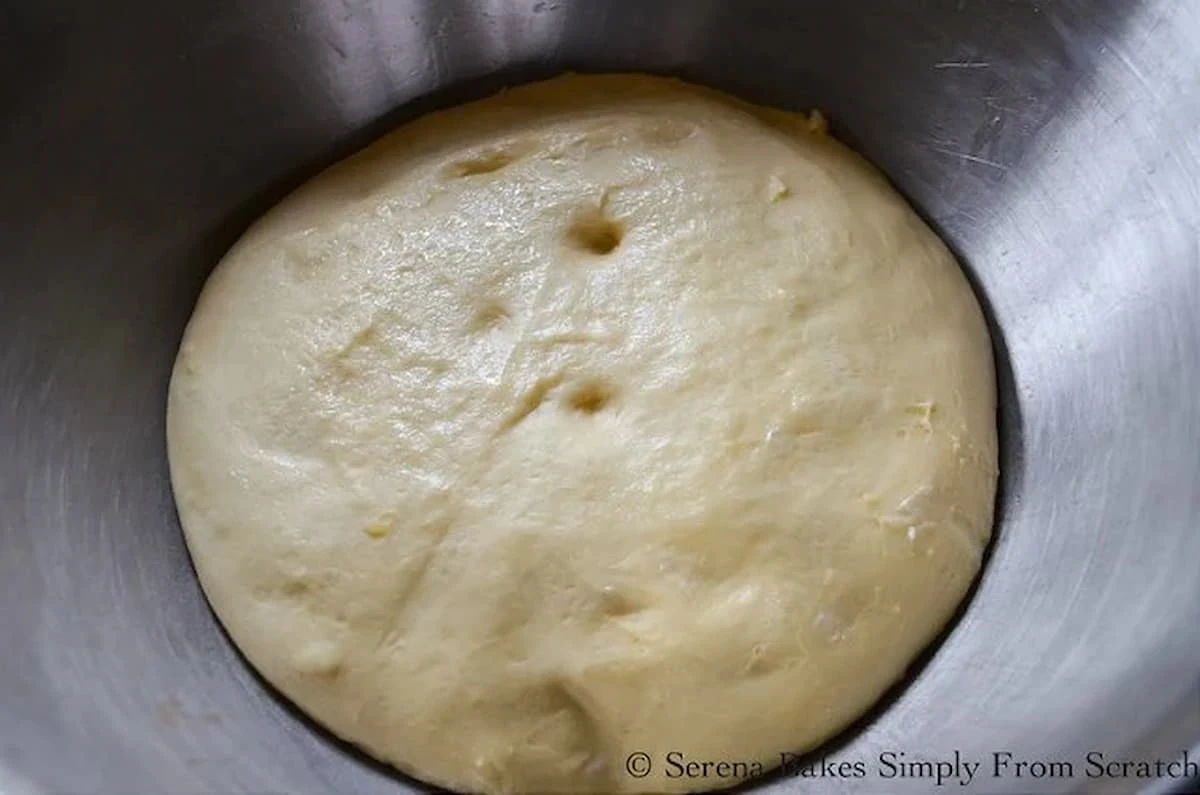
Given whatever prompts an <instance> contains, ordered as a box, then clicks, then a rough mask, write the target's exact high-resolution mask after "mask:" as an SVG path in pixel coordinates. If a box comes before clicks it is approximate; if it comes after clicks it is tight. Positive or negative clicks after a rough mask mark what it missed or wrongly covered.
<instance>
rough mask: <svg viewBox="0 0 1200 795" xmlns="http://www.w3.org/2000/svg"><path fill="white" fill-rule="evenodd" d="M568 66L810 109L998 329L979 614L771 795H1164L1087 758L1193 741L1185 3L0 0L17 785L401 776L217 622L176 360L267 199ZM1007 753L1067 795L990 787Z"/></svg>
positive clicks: (205, 788) (1190, 48)
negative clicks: (309, 711)
mask: <svg viewBox="0 0 1200 795" xmlns="http://www.w3.org/2000/svg"><path fill="white" fill-rule="evenodd" d="M564 68H576V69H593V70H595V69H638V70H651V71H660V72H670V73H675V74H681V75H684V76H686V77H689V78H691V79H694V80H698V81H701V82H706V83H710V84H713V85H716V86H719V87H722V88H726V89H729V90H732V91H735V92H737V93H740V94H742V95H744V96H746V97H747V98H749V99H753V100H757V101H761V102H767V103H772V104H777V105H783V106H789V107H796V108H804V107H808V106H810V105H817V106H820V107H821V108H823V109H825V110H826V111H828V113H829V114H830V115H831V116H832V118H833V120H834V122H835V127H836V129H837V130H838V131H839V132H840V133H841V134H842V136H843V137H844V138H846V139H847V140H849V141H850V142H852V143H853V144H855V145H856V146H858V147H859V148H860V149H861V150H862V151H863V152H865V153H866V154H867V155H868V156H869V157H871V158H872V159H873V160H874V161H875V162H876V163H878V164H879V165H880V166H882V167H883V168H884V169H885V170H886V171H887V172H888V173H889V174H890V176H891V177H892V178H893V179H894V180H895V181H896V183H897V184H898V185H899V186H900V187H901V188H902V189H903V190H904V191H905V192H906V193H907V194H908V195H909V196H910V197H911V198H912V199H913V201H914V202H915V203H916V204H917V205H918V206H919V207H920V208H922V209H923V211H924V212H925V213H926V214H927V215H928V217H929V218H930V219H931V220H932V221H933V222H934V223H935V225H936V226H937V227H938V228H940V229H941V230H942V231H943V232H944V233H945V235H946V237H947V238H948V239H949V240H950V241H951V242H952V244H953V245H954V246H955V247H956V248H957V250H958V251H959V252H960V253H961V254H962V255H963V257H964V259H965V261H966V262H967V263H968V265H969V270H970V271H971V274H972V276H973V278H974V280H975V282H976V284H977V286H978V287H979V288H980V290H981V292H982V293H983V295H984V296H985V298H986V301H987V303H988V305H989V306H990V311H991V316H992V317H991V319H992V320H993V322H994V325H995V329H996V331H997V342H998V347H999V349H1000V352H1001V362H1002V386H1003V395H1002V398H1003V402H1004V406H1003V422H1002V426H1003V428H1002V432H1003V436H1004V461H1003V466H1004V483H1003V494H1002V495H1001V506H1000V521H999V526H998V536H997V540H996V542H995V544H994V547H993V550H992V553H991V555H990V559H989V561H988V563H987V568H986V572H985V574H984V576H983V578H982V581H981V584H980V585H979V587H978V590H977V592H976V594H975V596H974V598H973V600H972V601H971V602H970V604H969V607H968V608H967V609H966V610H965V612H964V615H963V616H962V617H961V619H960V620H959V621H958V622H957V624H956V625H955V626H954V627H953V628H952V630H951V631H950V632H949V633H948V634H947V636H946V638H945V639H944V641H943V642H942V643H941V645H940V647H939V648H938V649H937V650H936V653H935V654H933V655H932V656H931V657H930V658H929V660H928V661H927V663H926V664H924V665H923V666H921V667H919V668H918V669H917V670H916V671H915V672H914V677H913V678H912V679H911V680H910V681H909V682H908V683H907V684H906V685H905V686H904V687H901V688H898V689H897V691H896V693H895V694H894V695H893V696H892V697H891V698H890V699H889V701H888V703H887V704H885V705H884V707H882V708H881V709H880V710H877V711H876V713H874V714H873V715H872V716H871V719H869V720H866V721H863V722H862V723H861V724H860V725H858V726H856V727H854V728H853V729H852V730H851V731H849V732H848V733H847V734H846V735H845V736H844V737H842V738H841V739H840V740H839V741H838V742H837V743H835V744H833V745H831V746H829V748H827V749H826V751H827V752H828V753H829V754H831V755H836V758H838V759H847V760H864V761H865V762H866V764H867V766H868V775H867V776H866V777H865V778H851V779H846V780H842V779H834V778H829V777H826V778H819V779H803V778H796V777H783V778H777V779H775V780H774V781H773V782H772V783H770V784H768V785H766V786H767V787H768V789H767V790H765V791H772V792H779V793H784V792H788V793H792V792H795V793H799V792H838V793H877V792H903V791H911V792H926V791H930V790H932V789H933V782H931V781H929V780H927V779H926V780H912V779H904V780H899V779H897V780H885V779H881V778H880V777H879V776H878V775H877V773H878V772H879V771H878V769H877V766H876V764H875V760H876V759H877V757H878V754H879V753H880V752H882V751H887V750H891V751H895V752H901V751H903V752H905V753H907V754H908V757H909V758H910V759H912V758H926V759H941V758H950V759H952V758H953V754H954V752H955V751H958V752H959V753H960V754H961V757H962V758H965V759H979V760H982V761H984V762H985V765H984V769H983V770H981V772H980V773H979V774H977V776H976V777H975V780H974V781H973V782H972V783H971V785H970V786H969V787H963V788H960V789H966V790H969V791H980V792H1014V793H1015V792H1021V793H1024V792H1057V791H1067V790H1079V789H1086V790H1087V791H1091V792H1099V791H1111V792H1131V791H1135V790H1138V789H1139V788H1142V787H1150V788H1154V787H1156V786H1157V787H1160V788H1161V787H1166V786H1168V785H1170V784H1171V782H1166V781H1164V782H1160V783H1159V784H1157V785H1155V784H1154V783H1153V782H1147V781H1145V780H1140V781H1139V780H1134V779H1123V780H1122V779H1087V778H1086V776H1085V774H1086V772H1087V771H1086V769H1085V766H1084V764H1083V763H1082V760H1083V755H1084V754H1086V753H1087V752H1089V751H1096V752H1102V753H1104V754H1105V755H1106V756H1108V757H1109V758H1132V759H1154V758H1156V757H1161V758H1166V759H1170V758H1177V757H1178V756H1179V754H1180V752H1181V751H1182V750H1183V749H1184V748H1187V747H1194V746H1196V744H1197V743H1198V742H1200V526H1198V525H1200V518H1198V517H1200V412H1198V403H1200V399H1198V398H1197V394H1200V229H1198V219H1200V2H1197V0H1145V1H1142V2H1138V1H1135V0H1058V2H1051V1H1050V0H1047V1H1046V2H1036V1H1034V0H1025V1H1020V0H1005V1H1001V0H928V1H924V2H912V1H911V0H859V1H858V2H842V3H827V2H815V1H814V2H783V1H782V0H779V1H777V2H767V1H766V0H754V1H752V2H738V3H733V2H719V1H718V0H671V1H667V0H654V1H651V2H640V0H604V1H599V0H475V2H467V0H341V2H333V1H332V0H292V1H291V2H283V1H282V0H257V1H256V2H253V3H250V2H243V3H235V2H231V1H230V0H175V2H170V3H157V2H150V1H149V0H130V1H129V2H126V3H124V4H122V5H121V7H120V8H116V7H114V6H113V5H112V4H94V3H83V2H73V1H72V0H46V1H45V2H41V3H10V4H6V5H5V6H4V8H3V9H2V10H0V174H2V175H3V177H2V185H3V189H2V190H0V230H3V237H2V240H3V245H2V247H0V638H3V642H2V646H3V651H0V791H2V792H5V793H26V792H29V793H43V792H44V793H51V792H55V793H59V792H71V793H74V792H79V793H84V792H87V793H114V794H115V793H130V792H133V793H201V792H208V793H235V792H236V793H267V792H271V793H282V792H287V793H314V794H315V793H329V792H335V791H336V792H355V793H395V792H404V791H408V790H409V789H410V788H413V787H415V786H416V785H415V784H413V783H412V782H409V781H405V780H403V779H401V778H399V777H396V776H393V775H391V774H389V773H388V772H387V771H386V770H384V769H383V768H381V767H378V766H375V765H372V764H370V763H369V762H367V761H366V760H365V759H364V758H363V757H361V756H359V755H357V754H355V753H354V752H353V751H350V750H347V749H346V748H344V747H342V746H340V745H339V744H338V743H336V742H335V741H333V740H331V739H330V738H329V737H328V736H327V735H325V734H324V733H323V732H321V731H320V730H318V729H316V728H314V727H313V726H312V725H311V724H308V723H306V722H305V721H304V720H303V719H301V718H299V717H298V716H297V715H296V714H295V713H294V712H293V711H291V710H290V709H289V708H288V707H287V706H286V705H284V704H282V703H280V702H279V701H278V700H276V699H275V698H273V697H272V696H271V695H270V693H269V692H268V690H267V689H266V688H264V687H263V686H262V685H261V684H260V682H259V681H258V680H256V678H255V677H254V676H253V674H252V673H251V672H250V671H249V670H248V668H247V667H246V666H245V665H244V664H243V662H242V661H241V660H240V658H239V657H238V656H237V654H236V652H235V651H234V650H233V649H232V648H231V646H230V644H229V642H228V641H227V639H226V638H225V637H224V636H223V634H222V633H221V631H220V629H219V627H218V625H217V624H216V622H215V621H214V619H213V617H212V615H211V614H210V613H209V611H208V609H207V607H206V605H205V602H204V600H203V597H202V595H201V592H200V590H199V588H198V586H197V584H196V581H195V579H194V577H193V574H192V572H191V569H190V567H189V563H188V558H187V554H186V551H185V549H184V546H183V542H182V538H181V535H180V531H179V527H178V524H177V520H176V517H175V514H174V510H173V506H172V500H171V494H170V490H169V484H168V480H167V470H166V461H165V451H164V440H163V411H164V402H165V397H166V387H167V379H168V374H169V368H170V366H171V363H172V360H173V356H174V353H175V348H176V345H177V343H178V340H179V337H180V334H181V332H182V329H183V325H184V323H185V321H186V319H187V316H188V314H189V312H190V310H191V307H192V303H193V301H194V300H195V297H196V295H197V293H198V290H199V288H200V286H201V284H202V282H203V279H204V277H205V276H206V274H207V272H208V270H209V269H210V268H211V267H212V265H213V264H214V262H215V261H216V259H217V257H218V256H219V255H220V254H221V253H222V251H223V250H224V249H225V247H227V246H228V245H229V244H230V243H231V242H232V240H233V239H234V238H235V237H236V235H237V234H238V233H239V232H240V231H241V229H243V228H244V226H245V225H246V223H247V222H248V221H249V220H250V219H251V218H252V217H253V216H254V215H255V214H256V213H258V212H260V211H262V210H263V209H265V208H266V207H267V206H269V205H270V203H271V202H272V200H274V199H275V198H277V197H278V196H280V195H281V193H282V192H283V191H285V190H286V189H287V188H289V187H291V186H294V185H295V184H296V183H297V181H298V180H300V179H302V178H303V177H305V176H308V175H310V174H312V173H313V171H314V169H315V168H317V167H319V166H321V165H323V164H326V163H329V162H331V161H332V160H334V159H336V158H337V157H339V156H341V155H343V154H346V153H348V152H349V151H351V150H352V149H354V148H355V147H357V146H358V145H360V144H362V143H365V142H366V141H367V140H369V139H370V138H371V137H373V136H374V135H375V134H377V133H379V132H381V131H382V130H384V129H386V128H387V127H388V126H390V125H391V124H394V123H396V122H397V121H399V120H401V119H403V118H406V117H408V116H410V115H412V114H413V113H415V112H417V110H418V109H420V108H424V107H430V106H431V104H436V103H445V102H449V101H452V100H457V99H461V98H464V97H467V96H476V95H479V94H480V93H481V92H486V91H487V90H490V89H491V88H495V87H497V86H499V85H501V84H503V83H504V82H506V81H514V80H519V79H523V78H525V77H531V76H541V75H548V74H552V73H554V72H556V71H559V70H561V69H564ZM481 80H482V82H480V81H481ZM441 89H449V93H445V92H443V93H440V94H438V98H437V99H436V100H422V101H421V102H417V103H416V104H415V105H413V104H410V101H411V100H413V99H415V98H417V97H423V96H426V95H429V94H431V93H434V92H438V91H440V90H441ZM402 106H403V108H404V109H403V110H400V111H399V112H393V111H394V110H395V109H396V108H401V107H402ZM683 750H685V751H686V749H683ZM780 750H781V751H784V750H787V749H780ZM1000 751H1008V752H1011V753H1012V754H1013V758H1014V759H1018V760H1019V759H1025V760H1035V759H1037V760H1069V761H1074V762H1075V771H1074V772H1075V776H1074V777H1062V776H1060V777H1057V778H1054V779H1049V778H1043V779H1034V778H1029V777H1026V778H1020V779H1018V778H1015V777H1013V776H1011V775H1009V776H1005V777H1001V778H993V777H990V776H988V775H987V773H988V772H990V771H989V770H987V768H988V766H989V765H990V762H991V759H992V757H991V755H992V754H993V753H994V752H1000ZM1192 758H1193V759H1200V750H1193V752H1192ZM1174 785H1175V786H1182V784H1181V782H1174ZM946 786H947V787H954V788H958V787H957V784H952V783H948V784H946Z"/></svg>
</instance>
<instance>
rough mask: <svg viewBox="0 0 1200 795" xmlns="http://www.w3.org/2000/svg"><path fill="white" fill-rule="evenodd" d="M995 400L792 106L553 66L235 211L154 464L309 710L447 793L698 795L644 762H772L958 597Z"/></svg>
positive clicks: (935, 300) (895, 199)
mask: <svg viewBox="0 0 1200 795" xmlns="http://www.w3.org/2000/svg"><path fill="white" fill-rule="evenodd" d="M994 400H995V397H994V388H993V371H992V359H991V353H990V347H989V343H988V335H987V333H986V329H985V325H984V322H983V320H982V318H981V313H980V310H979V307H978V306H977V304H976V302H975V299H974V297H973V295H972V293H971V290H970V289H969V287H968V285H967V282H966V281H965V279H964V277H963V275H962V274H961V272H960V270H959V268H958V265H957V264H956V262H955V261H954V259H953V258H952V256H951V255H950V254H949V253H948V252H947V249H946V248H945V247H944V246H943V245H942V244H941V243H940V242H939V240H938V239H937V238H936V237H935V235H934V234H933V233H932V232H931V231H930V230H929V229H928V228H927V227H926V226H925V225H924V224H923V223H922V222H921V221H920V220H919V219H918V217H917V216H916V215H915V214H914V213H913V211H912V210H911V209H909V207H908V206H906V204H905V202H904V201H902V200H901V198H900V197H899V196H898V195H897V194H896V193H895V192H893V190H892V189H891V188H890V187H889V186H888V184H887V183H886V182H885V181H884V180H883V179H882V178H881V177H880V176H879V175H878V174H877V173H876V172H875V171H873V170H872V169H871V168H869V167H868V166H867V165H865V164H864V162H863V161H861V160H860V159H858V158H857V157H856V156H854V155H852V154H851V153H850V152H848V151H847V150H846V149H845V148H843V147H842V146H841V145H839V144H837V143H836V142H834V141H833V140H831V139H830V138H829V137H828V136H827V135H825V134H824V133H823V131H822V130H821V129H820V124H819V123H817V120H815V119H810V118H809V117H801V116H793V115H789V114H784V113H781V112H777V111H767V110H764V109H759V108H754V107H751V106H749V105H746V104H743V103H741V102H738V101H736V100H734V99H731V98H729V97H727V96H724V95H721V94H717V93H714V92H712V91H708V90H704V89H700V88H696V87H691V86H688V85H686V84H683V83H679V82H674V81H667V80H662V79H656V78H643V77H632V76H604V77H582V76H572V77H565V78H560V79H557V80H554V81H550V82H546V83H542V84H538V85H533V86H529V87H524V88H520V89H517V90H513V91H510V92H507V93H505V94H502V95H500V96H498V97H495V98H492V99H489V100H486V101H483V102H479V103H475V104H471V105H467V106H465V107H461V108H458V109H454V110H450V111H447V112H443V113H437V114H434V115H431V116H428V117H425V118H423V119H421V120H419V121H417V122H415V123H413V124H409V125H407V126H405V127H403V128H402V129H400V130H397V131H396V132H394V133H392V134H390V135H389V136H387V137H385V138H384V139H383V140H381V141H380V142H378V143H376V144H375V145H373V146H372V147H370V148H369V149H367V150H366V151H365V152H363V153H361V154H359V155H357V156H355V157H353V158H351V159H350V160H349V161H346V162H344V163H342V164H339V165H338V166H336V167H334V168H333V169H331V170H329V171H327V172H326V173H324V174H322V175H321V176H319V177H317V178H316V179H314V180H313V181H312V182H310V183H309V184H307V185H305V186H304V187H303V188H301V189H300V190H299V191H297V192H296V193H295V194H293V195H292V196H290V197H289V198H288V199H286V200H285V201H284V202H283V203H282V204H280V205H279V206H278V207H276V208H275V209H273V210H272V211H271V212H270V213H268V214H267V215H266V217H264V218H263V219H262V220H261V221H259V222H258V223H257V224H256V225H255V226H254V227H253V228H252V229H251V230H250V231H249V232H247V233H246V235H245V237H243V238H242V239H241V241H240V242H238V244H237V245H236V246H235V247H234V248H233V250H232V251H230V252H229V254H228V256H227V257H226V258H225V259H224V261H223V262H222V263H221V265H220V267H219V268H218V269H217V270H216V272H215V273H214V274H213V276H212V278H211V280H210V281H209V283H208V285H207V287H206V288H205V290H204V293H203V296H202V298H201V300H200V303H199V306H198V307H197V309H196V313H195V316H194V317H193V318H192V321H191V324H190V325H189V327H188V330H187V334H186V337H185V339H184V342H183V345H182V349H181V351H180V355H179V359H178V362H177V364H176V368H175V373H174V377H173V380H172V384H171V392H170V406H169V444H170V462H171V474H172V480H173V484H174V489H175V494H176V497H177V501H178V506H179V513H180V517H181V519H182V522H183V526H184V528H185V530H186V534H187V540H188V544H189V547H190V549H191V552H192V555H193V558H194V560H195V563H196V568H197V571H198V572H199V575H200V579H201V581H202V583H203V586H204V589H205V591H206V593H207V594H208V597H209V599H210V600H211V602H212V605H213V608H214V609H215V611H216V613H217V615H218V616H219V617H220V618H221V620H222V621H223V622H224V624H225V626H226V627H227V628H228V630H229V632H230V634H231V635H232V637H233V639H234V640H235V641H236V643H237V644H238V645H239V646H240V647H241V649H242V650H243V651H244V652H245V654H246V655H247V657H248V658H249V659H250V661H251V662H252V663H253V664H254V665H255V666H257V667H258V668H259V669H260V670H261V672H262V673H263V674H264V675H265V676H266V678H267V679H268V680H270V681H271V682H272V683H274V684H275V685H277V686H278V687H279V689H280V690H281V691H282V692H283V693H285V694H286V695H287V696H288V697H290V698H291V699H292V700H293V701H295V702H296V703H297V704H298V705H300V707H301V708H303V709H304V710H305V711H306V712H308V713H309V714H311V715H312V716H313V717H315V718H316V719H317V720H319V721H320V722H321V723H323V724H325V725H326V726H328V727H329V728H330V729H332V730H333V731H334V732H335V733H336V734H338V735H340V736H342V737H344V738H346V739H348V740H350V741H352V742H354V743H357V744H358V745H360V746H362V747H364V748H365V749H367V751H369V752H370V753H371V754H373V755H375V756H377V757H379V758H381V759H385V760H387V761H389V762H392V763H394V764H396V765H397V766H399V767H400V768H402V769H403V770H405V771H408V772H410V773H412V774H414V775H416V776H418V777H420V778H422V779H425V780H428V781H430V782H435V783H437V784H441V785H444V786H447V787H451V788H454V789H458V790H463V791H477V792H488V793H496V792H518V791H520V792H544V793H549V792H568V791H571V792H575V791H586V792H601V793H604V792H623V791H648V790H680V789H706V788H715V787H721V786H728V785H730V784H732V783H733V781H732V780H730V779H729V778H722V777H720V776H718V775H717V774H716V769H715V768H714V769H712V771H711V772H710V774H709V775H708V776H707V777H705V778H702V779H696V778H686V777H685V778H675V779H672V778H668V777H666V776H665V775H664V774H665V773H666V772H668V770H669V769H670V768H669V767H668V766H667V765H666V764H665V756H666V754H667V753H668V752H669V751H679V752H682V753H683V754H684V755H686V757H687V759H689V760H701V761H716V760H726V761H739V762H746V763H749V762H754V761H757V762H759V763H761V764H762V765H763V767H764V768H770V767H772V766H774V765H776V764H778V762H779V759H780V757H779V754H780V753H781V752H791V751H798V750H801V749H806V748H809V747H812V746H813V745H814V744H816V743H818V742H820V741H821V740H823V739H824V738H827V737H829V736H830V735H831V734H832V733H834V732H836V731H837V730H838V729H839V728H841V727H843V726H845V725H846V724H847V723H848V722H849V721H851V720H852V719H854V718H855V717H856V716H857V715H859V714H860V713H861V712H862V711H863V710H864V709H866V708H867V707H868V706H870V704H871V703H872V702H873V701H875V700H876V699H877V698H878V697H879V695H880V694H881V693H882V692H883V691H884V689H885V688H887V687H888V686H889V685H891V684H892V683H893V682H895V681H896V680H897V678H898V677H900V676H901V675H902V673H903V671H904V669H905V666H906V665H908V664H909V662H910V661H911V660H912V659H913V657H914V655H916V654H917V653H918V651H919V650H920V649H921V648H922V647H923V646H924V645H926V644H927V643H928V642H929V641H930V640H931V639H932V638H933V636H934V635H935V634H936V632H937V631H938V629H939V628H940V627H941V626H942V625H943V624H944V622H945V621H946V620H947V618H948V617H949V616H950V615H951V613H952V612H953V610H954V609H955V606H956V604H957V602H958V601H959V600H960V599H961V598H962V597H963V594H964V593H965V591H966V590H967V587H968V585H969V583H970V581H971V580H972V578H973V576H974V575H975V573H976V571H977V569H978V566H979V563H980V553H981V551H982V549H983V548H984V545H985V543H986V541H987V539H988V536H989V532H990V525H991V519H992V501H993V494H994V489H995V482H996V433H995V405H994ZM634 751H642V752H646V753H648V754H649V755H650V758H651V762H652V765H653V769H652V770H651V773H650V775H649V776H647V777H645V778H641V779H639V778H636V777H633V776H631V775H630V774H629V773H628V772H627V771H626V765H625V760H626V757H627V755H628V754H630V753H632V752H634ZM726 772H729V771H728V769H726ZM741 772H742V771H741V769H739V773H741Z"/></svg>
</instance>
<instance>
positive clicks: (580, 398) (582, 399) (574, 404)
mask: <svg viewBox="0 0 1200 795" xmlns="http://www.w3.org/2000/svg"><path fill="white" fill-rule="evenodd" d="M616 394H617V392H616V389H614V388H613V386H612V385H611V384H609V383H607V382H605V381H601V380H600V379H589V380H587V381H584V382H583V383H581V384H579V385H578V386H576V387H575V388H574V389H572V390H571V391H570V392H569V393H568V394H567V406H568V407H569V408H571V409H573V410H575V411H578V412H580V413H581V414H596V413H598V412H600V411H603V410H604V408H605V407H607V406H608V405H609V404H610V403H611V402H612V401H613V398H615V397H616Z"/></svg>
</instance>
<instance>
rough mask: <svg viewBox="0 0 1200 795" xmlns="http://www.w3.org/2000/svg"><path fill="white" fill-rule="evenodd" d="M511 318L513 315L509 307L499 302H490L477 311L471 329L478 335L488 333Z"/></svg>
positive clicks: (479, 307) (485, 302)
mask: <svg viewBox="0 0 1200 795" xmlns="http://www.w3.org/2000/svg"><path fill="white" fill-rule="evenodd" d="M510 317H512V313H511V312H509V310H508V307H506V306H505V305H504V304H502V303H501V302H499V301H495V300H488V301H484V302H483V303H481V304H480V305H479V306H478V307H477V308H476V309H475V314H474V315H473V316H472V317H471V326H470V327H471V330H472V331H474V332H476V333H479V332H482V331H488V330H490V329H493V328H496V327H498V326H501V325H503V324H504V322H505V321H506V320H508V319H509V318H510Z"/></svg>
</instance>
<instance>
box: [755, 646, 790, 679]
mask: <svg viewBox="0 0 1200 795" xmlns="http://www.w3.org/2000/svg"><path fill="white" fill-rule="evenodd" d="M781 667H783V660H782V659H781V657H780V654H779V652H778V651H777V650H776V649H775V648H774V647H772V646H771V645H770V644H768V643H756V644H754V647H753V648H752V649H750V657H749V659H748V660H747V661H746V673H748V674H751V675H753V676H764V675H766V674H769V673H771V672H772V671H777V670H779V669H780V668H781Z"/></svg>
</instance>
